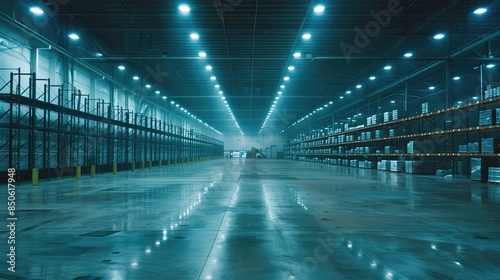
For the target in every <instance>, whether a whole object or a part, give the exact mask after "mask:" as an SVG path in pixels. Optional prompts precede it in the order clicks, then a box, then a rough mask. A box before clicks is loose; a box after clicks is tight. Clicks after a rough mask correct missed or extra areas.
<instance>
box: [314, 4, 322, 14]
mask: <svg viewBox="0 0 500 280" xmlns="http://www.w3.org/2000/svg"><path fill="white" fill-rule="evenodd" d="M324 11H325V6H323V5H316V7H314V13H316V14H317V15H320V14H322V13H323V12H324Z"/></svg>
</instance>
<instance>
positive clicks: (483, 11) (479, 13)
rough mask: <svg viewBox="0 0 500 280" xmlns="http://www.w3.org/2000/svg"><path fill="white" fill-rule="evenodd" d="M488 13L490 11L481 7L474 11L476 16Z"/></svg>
mask: <svg viewBox="0 0 500 280" xmlns="http://www.w3.org/2000/svg"><path fill="white" fill-rule="evenodd" d="M487 11H488V9H486V8H484V7H481V8H477V9H476V10H475V11H474V14H476V15H482V14H484V13H486V12H487Z"/></svg>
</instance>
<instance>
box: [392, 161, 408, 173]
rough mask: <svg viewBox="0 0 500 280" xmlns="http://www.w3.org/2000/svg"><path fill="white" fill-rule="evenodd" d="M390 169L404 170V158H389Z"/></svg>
mask: <svg viewBox="0 0 500 280" xmlns="http://www.w3.org/2000/svg"><path fill="white" fill-rule="evenodd" d="M391 171H392V172H405V161H404V160H391Z"/></svg>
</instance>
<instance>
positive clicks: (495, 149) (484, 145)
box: [481, 138, 500, 154]
mask: <svg viewBox="0 0 500 280" xmlns="http://www.w3.org/2000/svg"><path fill="white" fill-rule="evenodd" d="M499 152H500V139H495V138H483V139H482V140H481V153H483V154H493V153H499Z"/></svg>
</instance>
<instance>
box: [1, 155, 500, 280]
mask: <svg viewBox="0 0 500 280" xmlns="http://www.w3.org/2000/svg"><path fill="white" fill-rule="evenodd" d="M6 195H7V194H6V192H2V193H1V194H0V199H2V201H4V202H5V201H7V196H6ZM16 196H17V209H16V211H17V216H18V221H17V223H16V272H15V273H12V272H9V271H8V270H7V265H6V264H5V263H6V260H7V257H6V255H5V254H4V261H2V263H4V265H5V266H6V267H5V269H4V270H3V271H2V272H0V279H79V280H82V279H116V280H118V279H497V278H498V267H500V259H499V258H498V256H499V255H500V186H499V185H491V184H481V183H477V182H471V181H468V180H446V179H443V178H438V177H434V176H415V175H413V176H412V175H407V174H397V173H390V172H382V171H377V170H365V169H356V168H348V167H341V166H326V165H321V164H313V163H306V162H294V161H280V160H252V159H247V160H243V159H221V160H216V161H211V162H203V163H190V164H184V165H178V166H175V167H174V166H172V167H170V168H165V167H164V168H161V169H160V168H158V167H156V168H153V169H151V170H139V171H136V172H130V171H123V172H120V173H119V174H118V175H117V176H113V175H111V174H105V175H98V176H97V177H96V178H93V179H91V178H87V177H86V178H83V179H82V180H81V181H76V180H75V179H64V180H56V181H50V182H42V183H41V184H40V185H39V186H38V187H32V186H30V185H28V184H27V183H25V184H23V185H21V186H18V187H17V193H16ZM2 215H3V216H2V218H4V219H6V218H7V217H6V213H5V211H2ZM4 221H5V220H4ZM0 234H1V235H0V237H1V239H2V240H3V241H2V242H1V249H2V252H4V253H5V252H8V249H7V248H8V247H7V246H8V245H7V238H8V236H9V232H7V230H6V229H5V228H4V229H2V230H1V231H0Z"/></svg>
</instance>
